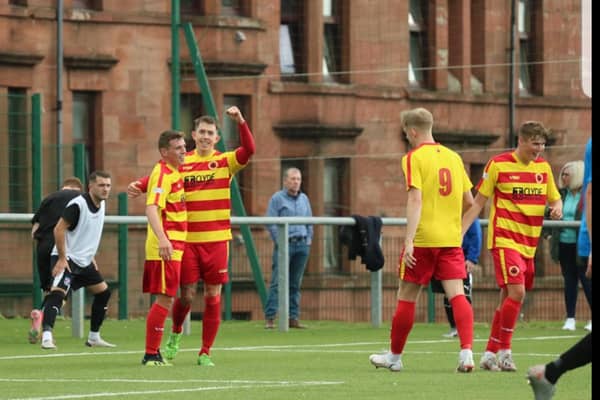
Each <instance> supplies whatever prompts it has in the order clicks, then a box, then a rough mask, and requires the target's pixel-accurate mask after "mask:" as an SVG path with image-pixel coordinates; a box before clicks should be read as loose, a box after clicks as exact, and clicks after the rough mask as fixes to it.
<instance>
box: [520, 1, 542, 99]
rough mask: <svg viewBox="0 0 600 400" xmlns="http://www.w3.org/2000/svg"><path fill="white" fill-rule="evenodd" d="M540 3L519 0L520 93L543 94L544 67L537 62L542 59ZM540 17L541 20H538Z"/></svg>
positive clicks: (525, 94)
mask: <svg viewBox="0 0 600 400" xmlns="http://www.w3.org/2000/svg"><path fill="white" fill-rule="evenodd" d="M537 9H539V3H538V2H537V1H536V0H519V8H518V11H517V14H518V19H517V28H518V32H519V93H520V94H521V95H524V96H527V95H531V94H541V84H542V81H543V68H542V67H541V65H537V64H535V62H536V61H538V60H541V59H542V57H541V48H539V46H541V43H539V41H538V40H536V32H539V31H540V29H538V27H540V26H541V17H540V13H536V12H535V10H537ZM538 19H539V22H538Z"/></svg>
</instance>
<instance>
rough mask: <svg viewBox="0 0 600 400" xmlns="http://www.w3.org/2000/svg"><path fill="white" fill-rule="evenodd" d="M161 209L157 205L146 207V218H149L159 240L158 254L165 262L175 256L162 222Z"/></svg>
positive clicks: (149, 222)
mask: <svg viewBox="0 0 600 400" xmlns="http://www.w3.org/2000/svg"><path fill="white" fill-rule="evenodd" d="M159 215H160V209H159V208H158V206H157V205H156V204H148V205H147V206H146V217H147V218H148V224H149V225H150V228H151V229H152V232H154V234H155V235H156V237H157V238H158V254H159V255H160V258H162V259H163V260H165V261H168V260H170V259H171V255H172V254H173V245H172V244H171V241H170V240H169V238H168V237H167V234H166V233H165V231H164V229H163V226H162V223H161V221H160V217H159Z"/></svg>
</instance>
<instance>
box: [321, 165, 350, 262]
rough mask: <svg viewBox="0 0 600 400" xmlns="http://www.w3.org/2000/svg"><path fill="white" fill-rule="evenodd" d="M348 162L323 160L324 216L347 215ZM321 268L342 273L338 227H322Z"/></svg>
mask: <svg viewBox="0 0 600 400" xmlns="http://www.w3.org/2000/svg"><path fill="white" fill-rule="evenodd" d="M348 169H349V168H348V160H347V159H343V158H334V159H328V160H325V166H324V174H323V205H324V216H326V217H341V216H345V215H347V214H348V209H349V206H348V196H347V195H346V193H347V190H348V184H349V180H348V179H347V172H346V171H348ZM323 240H324V246H323V268H324V270H325V271H326V272H330V273H335V272H342V271H343V261H342V260H344V258H343V257H342V245H341V243H340V239H339V226H337V225H324V226H323Z"/></svg>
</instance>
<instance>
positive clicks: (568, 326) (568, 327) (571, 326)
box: [562, 318, 576, 331]
mask: <svg viewBox="0 0 600 400" xmlns="http://www.w3.org/2000/svg"><path fill="white" fill-rule="evenodd" d="M575 329H576V328H575V318H567V319H566V320H565V324H564V325H563V327H562V330H563V331H574V330H575Z"/></svg>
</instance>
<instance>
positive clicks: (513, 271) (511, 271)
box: [508, 265, 521, 277]
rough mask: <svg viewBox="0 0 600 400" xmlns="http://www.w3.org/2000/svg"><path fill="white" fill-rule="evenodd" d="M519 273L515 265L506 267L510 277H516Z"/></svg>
mask: <svg viewBox="0 0 600 400" xmlns="http://www.w3.org/2000/svg"><path fill="white" fill-rule="evenodd" d="M520 271H521V270H520V269H519V267H518V266H516V265H511V266H510V267H508V274H509V275H510V276H512V277H515V276H518V275H519V272H520Z"/></svg>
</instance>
